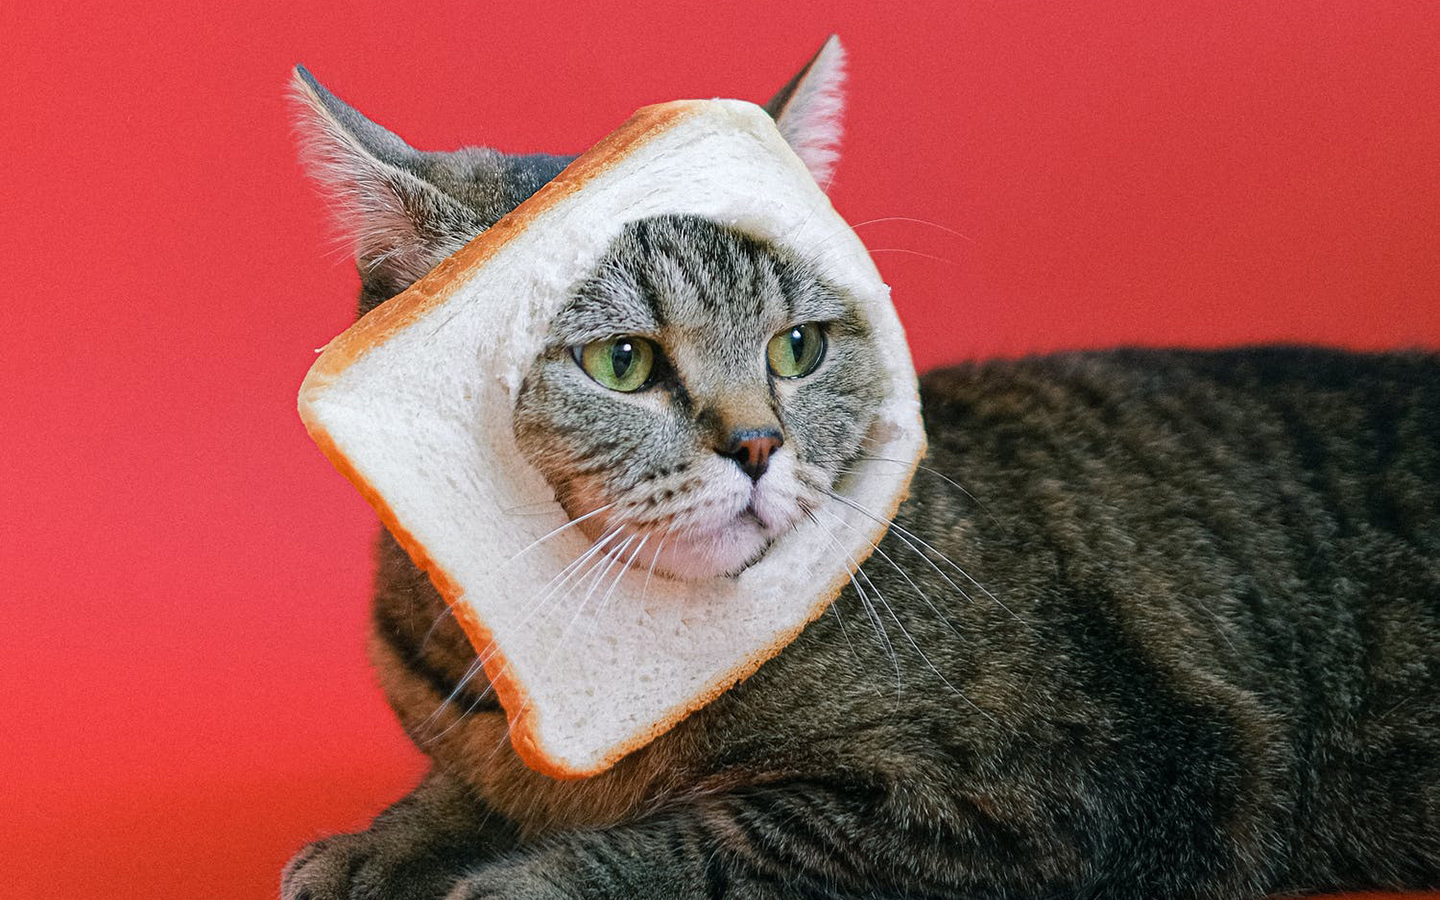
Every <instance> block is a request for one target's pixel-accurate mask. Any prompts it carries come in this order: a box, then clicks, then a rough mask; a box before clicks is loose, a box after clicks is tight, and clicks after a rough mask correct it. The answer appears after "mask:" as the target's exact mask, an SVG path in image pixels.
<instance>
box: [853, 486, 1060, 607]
mask: <svg viewBox="0 0 1440 900" xmlns="http://www.w3.org/2000/svg"><path fill="white" fill-rule="evenodd" d="M826 493H828V494H829V495H830V496H831V497H832V498H834V499H835V500H838V501H840V502H841V503H843V504H845V505H846V506H848V507H850V508H851V509H853V510H855V511H856V512H858V513H860V514H862V515H865V516H869V517H870V518H871V519H874V520H875V521H876V522H880V523H883V524H886V525H888V526H889V527H890V528H892V529H894V531H895V533H896V535H898V536H899V537H901V538H902V540H905V542H906V543H907V544H909V543H910V542H911V541H913V542H915V543H916V544H919V545H920V546H921V547H924V548H925V549H926V550H929V551H930V552H931V553H933V554H935V555H936V556H937V557H939V558H940V560H941V561H942V562H944V563H945V564H946V565H948V566H950V567H951V568H952V569H954V570H955V571H956V572H959V573H960V576H961V577H962V578H964V579H965V580H967V581H969V582H970V583H971V584H972V585H974V586H975V587H976V588H978V589H979V590H980V592H981V593H983V594H984V595H985V596H986V597H989V598H990V600H991V601H993V602H994V603H995V604H996V605H997V606H999V607H1000V608H1001V609H1003V610H1005V612H1007V613H1009V614H1010V616H1011V617H1012V618H1013V619H1014V620H1015V621H1017V622H1019V623H1020V624H1021V625H1023V626H1024V627H1025V628H1027V629H1029V630H1031V631H1034V630H1035V629H1034V628H1033V627H1032V626H1031V625H1030V623H1029V622H1026V621H1025V620H1024V619H1022V618H1021V617H1020V616H1019V615H1018V614H1017V613H1016V612H1015V611H1014V610H1013V609H1011V608H1010V607H1008V606H1006V605H1005V603H1004V601H1002V600H1001V599H1000V598H999V597H997V596H995V595H994V594H993V593H991V592H990V589H989V588H987V587H985V585H983V584H981V583H980V582H979V581H976V580H975V578H974V576H972V575H971V574H970V573H969V572H966V571H965V570H964V569H962V568H961V567H960V566H959V565H958V564H957V563H956V562H955V561H954V560H952V559H951V558H950V557H948V556H946V555H945V554H944V553H941V552H940V551H939V550H937V549H935V547H934V546H932V545H931V544H930V543H929V542H928V541H926V540H925V539H924V538H922V537H920V536H919V535H917V534H915V533H914V532H912V531H909V530H907V529H906V528H904V527H903V526H901V525H899V524H897V523H895V522H893V521H890V520H888V519H883V518H881V517H880V516H877V515H876V514H875V513H873V512H871V511H870V510H868V509H866V508H865V507H863V506H861V505H860V504H858V503H856V502H855V501H854V500H851V499H850V498H849V497H846V496H845V495H843V494H839V493H836V492H835V491H831V490H827V491H826ZM911 549H915V548H914V546H913V544H912V545H911ZM916 552H917V553H919V551H918V550H916ZM919 555H920V556H921V558H922V559H926V560H927V561H928V559H929V558H928V557H927V556H925V554H923V553H920V554H919ZM930 565H931V567H932V568H934V569H935V570H936V571H937V572H939V567H938V566H935V564H934V563H933V562H932V563H930ZM941 577H946V576H944V574H943V573H941ZM946 581H947V582H949V583H950V585H951V586H953V587H954V588H955V589H956V590H957V591H959V592H960V593H961V594H962V595H963V596H964V597H965V598H966V599H970V595H969V594H967V593H966V592H965V591H964V590H963V589H962V588H961V587H960V586H959V585H957V584H955V583H954V582H953V581H950V579H949V578H946Z"/></svg>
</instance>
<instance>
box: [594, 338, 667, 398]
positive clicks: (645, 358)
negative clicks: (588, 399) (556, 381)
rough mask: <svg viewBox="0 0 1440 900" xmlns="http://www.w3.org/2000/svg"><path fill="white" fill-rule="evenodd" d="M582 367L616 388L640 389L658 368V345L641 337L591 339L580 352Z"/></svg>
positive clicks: (602, 382)
mask: <svg viewBox="0 0 1440 900" xmlns="http://www.w3.org/2000/svg"><path fill="white" fill-rule="evenodd" d="M576 356H577V357H578V359H579V362H580V367H581V368H582V369H584V370H585V373H586V374H587V375H589V376H590V377H591V378H593V379H595V380H596V381H598V382H600V383H601V384H603V385H605V386H606V387H607V388H609V389H610V390H612V391H624V392H625V393H627V394H628V393H630V392H631V391H638V390H640V389H641V388H642V387H644V386H645V385H646V384H648V383H649V381H650V373H651V372H653V371H654V369H655V345H654V344H652V343H650V342H649V341H647V340H645V339H644V338H638V337H616V338H606V339H605V340H603V341H591V342H590V343H588V344H586V345H585V346H584V347H581V348H580V352H579V353H578V354H576Z"/></svg>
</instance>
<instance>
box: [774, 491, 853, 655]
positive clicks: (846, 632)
mask: <svg viewBox="0 0 1440 900" xmlns="http://www.w3.org/2000/svg"><path fill="white" fill-rule="evenodd" d="M801 510H802V511H803V512H804V513H805V517H806V518H808V519H809V520H810V521H811V522H814V523H815V526H816V527H817V528H821V529H822V530H823V528H824V526H823V525H821V524H820V520H819V519H817V518H815V510H814V509H813V508H812V507H811V506H809V505H808V504H806V505H804V506H802V507H801ZM799 527H800V523H799V522H798V521H797V522H796V523H795V524H794V525H792V526H791V529H792V530H796V529H798V528H799ZM809 571H810V573H811V576H812V577H813V576H814V568H813V567H812V568H811V569H810V570H809ZM830 612H831V613H833V614H834V616H835V621H836V623H838V624H839V626H840V636H841V637H843V638H844V639H845V646H847V647H849V648H850V655H851V656H853V657H854V658H855V661H856V662H857V663H859V664H860V665H861V666H864V664H865V660H864V659H862V658H861V656H860V653H859V651H857V650H856V649H855V644H854V643H853V642H852V641H851V640H850V629H848V628H846V627H845V617H844V616H842V615H840V610H839V608H838V607H837V606H836V605H835V604H834V603H831V604H830Z"/></svg>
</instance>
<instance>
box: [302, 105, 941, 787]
mask: <svg viewBox="0 0 1440 900" xmlns="http://www.w3.org/2000/svg"><path fill="white" fill-rule="evenodd" d="M699 109H700V107H699V106H698V105H697V104H696V103H695V101H687V100H681V101H675V102H672V103H662V104H656V105H654V106H647V107H644V108H642V109H640V110H638V111H637V112H636V113H635V114H634V115H633V116H631V117H630V118H629V119H628V120H626V122H625V123H624V124H623V125H621V126H620V127H619V128H617V129H616V130H615V131H613V132H611V133H610V134H609V135H607V136H606V137H605V138H604V139H602V140H601V141H600V142H599V143H598V144H596V145H595V146H594V147H592V148H591V149H590V150H588V151H587V152H586V153H584V154H583V155H581V156H580V157H579V158H578V159H576V160H575V161H574V162H572V163H571V164H570V165H569V166H567V167H566V168H565V169H564V171H562V172H561V173H560V174H559V175H558V176H556V177H555V179H554V180H553V181H551V182H550V183H548V184H546V185H545V186H544V187H542V188H541V189H540V190H539V191H537V192H536V193H535V194H534V195H532V196H531V197H530V198H529V199H527V200H526V201H525V202H523V203H521V204H520V205H519V206H518V207H516V208H515V210H513V211H512V212H511V213H509V214H508V215H506V216H505V217H503V218H502V219H500V221H498V222H496V223H495V224H494V225H493V226H491V227H490V228H489V229H487V230H486V231H484V232H483V233H481V234H480V235H479V236H478V237H476V238H475V239H474V240H472V241H471V242H470V243H468V244H466V245H465V246H464V247H463V248H461V249H460V250H458V251H457V252H456V253H454V254H453V255H452V256H450V257H449V258H447V259H446V260H444V261H443V262H441V263H440V264H439V265H438V266H436V267H435V268H434V269H433V270H431V271H430V272H429V273H427V274H426V275H425V276H424V277H423V278H421V279H420V280H419V281H417V282H416V283H415V284H413V285H411V286H410V287H409V288H408V289H406V290H405V291H404V292H402V293H401V294H399V295H397V296H395V297H393V298H391V299H390V300H387V301H386V302H384V303H382V304H380V305H379V306H378V307H376V308H375V309H373V310H371V311H370V312H369V313H368V314H366V315H365V316H364V317H363V318H361V319H360V320H359V321H358V322H356V323H355V324H354V325H352V326H351V327H350V328H349V329H347V330H346V331H344V332H343V333H341V334H340V335H339V336H337V337H336V338H335V339H334V340H332V341H330V343H328V344H327V345H326V346H325V348H324V350H323V351H322V352H321V354H320V356H319V357H318V358H317V359H316V360H315V363H314V365H313V366H312V367H311V369H310V371H309V373H308V374H307V375H306V376H305V380H304V382H303V383H302V384H301V386H300V403H299V411H300V418H301V420H302V421H303V422H304V424H305V428H306V430H307V431H308V432H309V434H310V437H311V438H312V439H313V440H314V441H315V444H316V445H317V446H318V447H319V448H320V450H321V452H322V453H324V454H325V456H326V457H327V458H328V459H329V460H330V462H331V464H332V465H334V466H335V468H336V469H337V470H338V471H339V472H340V473H341V474H342V475H344V476H345V478H347V479H348V480H349V481H350V483H351V484H353V485H354V486H355V488H356V490H358V491H359V492H360V494H361V495H362V496H363V497H364V498H365V500H366V501H367V502H369V504H370V505H371V506H372V507H374V509H375V511H376V513H377V514H378V515H379V517H380V521H381V522H382V523H383V524H384V525H385V527H386V528H387V529H389V531H390V533H391V534H392V535H393V536H394V537H395V540H396V541H397V542H398V543H399V544H400V546H401V547H403V548H404V549H405V551H406V553H408V554H409V555H410V558H411V559H412V560H414V562H415V564H416V565H417V566H419V567H420V568H421V569H422V570H423V571H424V572H425V573H426V574H427V575H429V577H430V580H431V582H433V583H434V585H435V588H436V590H437V591H439V593H440V596H441V597H443V598H444V599H445V602H446V603H447V604H449V606H450V608H451V609H452V610H453V611H454V614H455V618H456V620H457V621H458V622H459V623H460V625H461V627H462V629H463V630H464V631H465V634H466V636H467V637H468V638H469V639H470V642H471V644H473V645H474V647H475V648H476V649H477V650H478V651H479V652H480V653H481V654H482V655H483V656H484V668H485V674H486V676H487V677H488V678H489V680H490V683H491V685H493V687H494V690H495V693H496V696H497V697H498V698H499V700H500V703H501V706H502V707H503V708H504V709H505V712H506V716H507V719H508V722H509V728H510V741H511V744H512V746H513V747H514V749H515V752H516V753H517V754H518V755H519V756H520V758H521V759H522V760H523V761H524V762H525V764H526V765H527V766H529V767H530V768H532V769H534V770H535V771H537V772H540V773H542V774H544V775H549V776H551V777H553V778H559V779H576V778H587V777H590V776H593V775H596V774H599V773H600V772H604V771H606V770H607V769H609V768H610V767H611V766H613V765H614V764H615V763H616V762H617V761H619V760H620V759H622V758H623V757H625V756H627V755H629V754H630V753H633V752H634V751H636V750H638V749H640V748H641V747H644V746H646V745H647V744H649V743H650V742H652V741H654V740H655V739H656V738H658V737H659V736H661V735H662V734H664V733H665V732H667V731H669V730H670V729H672V728H674V727H675V726H676V725H678V724H679V723H680V722H681V721H683V720H684V719H685V718H686V717H687V716H689V715H690V714H691V713H693V712H695V711H696V710H698V709H700V708H701V707H703V706H705V705H707V704H708V703H710V702H711V701H713V700H714V699H715V698H717V697H719V696H720V695H721V694H723V693H724V692H725V691H727V690H729V689H730V688H731V687H733V686H734V685H736V684H738V683H739V682H741V681H743V680H745V679H746V678H748V677H750V676H751V675H752V674H754V673H755V671H756V670H757V669H759V668H760V666H762V665H763V664H764V663H765V662H767V661H768V660H770V659H771V658H773V657H774V656H775V655H776V654H778V653H779V652H780V651H781V650H783V649H784V648H785V647H786V646H787V645H789V644H790V643H791V642H792V641H793V640H794V639H795V638H796V637H797V636H798V635H799V634H800V632H801V631H802V630H804V628H805V627H806V626H807V625H809V624H810V623H811V622H813V621H814V620H815V619H816V618H818V617H819V616H820V615H822V614H823V613H824V612H825V610H826V609H828V608H829V607H830V604H831V603H833V602H834V600H835V598H836V597H838V596H839V595H840V592H841V590H843V589H844V587H845V584H846V583H847V582H848V581H849V580H850V578H851V577H852V576H853V575H854V573H855V570H856V569H858V568H859V565H860V562H858V561H857V562H854V565H853V566H852V567H847V568H846V569H845V570H844V571H843V572H842V573H841V574H839V575H838V576H836V578H835V579H834V580H833V581H832V582H831V583H830V584H829V585H827V587H826V588H825V589H824V590H823V591H821V592H820V593H819V594H818V595H817V597H816V601H815V602H814V603H813V604H812V605H811V607H810V610H809V612H808V613H807V615H806V616H805V618H804V620H803V621H800V622H798V623H797V624H796V625H795V626H794V627H793V628H790V629H787V630H785V631H783V632H780V633H777V634H776V635H775V638H774V639H773V640H772V641H770V642H769V643H768V644H766V645H765V646H764V647H762V648H760V649H758V650H756V651H754V652H752V653H750V654H748V655H747V656H745V657H744V658H743V659H741V660H740V661H739V662H738V663H736V665H735V666H733V667H732V668H730V669H729V670H727V671H726V672H724V673H722V674H720V675H718V676H716V677H715V678H714V679H712V680H711V682H710V683H709V684H708V685H707V686H706V687H705V688H704V689H702V690H700V691H697V692H696V693H695V694H694V695H693V696H692V697H691V699H690V700H689V702H687V703H685V704H683V705H682V706H679V707H676V708H675V710H673V711H672V712H670V713H669V714H667V715H666V716H665V717H663V718H662V719H659V720H657V721H656V722H654V723H653V724H652V725H651V726H650V727H649V728H647V729H645V730H644V731H641V732H638V733H636V734H635V735H633V736H632V737H631V739H630V740H628V741H626V742H625V743H623V744H620V745H617V746H616V747H615V748H613V749H612V750H611V752H609V753H607V754H606V755H605V756H604V757H602V758H600V759H599V760H597V761H596V763H595V765H594V766H592V767H588V768H584V769H577V768H572V767H570V766H568V765H566V764H565V763H563V762H561V761H559V760H557V759H555V758H553V757H551V756H548V755H546V753H545V751H544V747H543V745H542V744H541V742H540V738H539V729H538V723H536V721H535V716H536V710H535V708H534V706H533V705H532V704H531V703H530V699H529V695H528V692H527V691H526V690H525V686H524V684H523V683H522V682H520V680H519V679H517V678H515V677H514V676H513V675H512V674H511V668H510V666H509V663H508V661H507V660H506V659H505V656H504V654H502V653H501V652H500V650H499V647H498V645H497V644H496V643H495V642H494V639H493V635H492V634H491V632H490V630H489V629H488V628H487V627H486V626H485V624H484V623H483V622H482V621H481V620H480V618H479V617H478V616H477V615H476V613H475V610H474V609H473V608H472V607H471V606H470V605H469V604H467V603H465V602H464V600H465V598H464V591H463V589H462V588H461V587H460V585H459V584H458V583H456V582H455V581H454V579H452V578H451V577H450V575H449V573H447V572H446V571H445V570H444V569H443V568H442V567H441V566H440V565H439V564H438V563H437V562H435V561H434V560H433V559H432V558H431V557H430V555H429V553H428V552H427V550H426V548H425V546H424V545H423V544H422V543H421V542H420V541H419V540H418V539H416V538H415V537H414V536H413V535H412V534H411V533H410V532H409V531H408V530H407V529H405V528H404V527H403V526H402V525H401V524H400V521H399V519H398V517H397V516H396V515H395V513H394V511H393V510H392V509H391V508H390V506H389V504H388V503H387V502H386V501H385V498H384V497H383V496H382V495H381V494H380V492H379V491H377V490H376V489H375V488H374V487H373V486H372V485H371V484H370V482H369V481H368V480H367V479H366V478H365V477H364V476H363V475H361V474H360V472H359V471H358V470H357V469H356V468H355V467H354V465H352V464H351V462H350V460H349V459H348V458H347V457H346V456H345V454H344V452H343V451H341V449H340V448H339V446H338V445H337V444H336V443H335V441H334V439H333V438H331V436H330V434H329V432H328V431H326V430H325V428H324V427H323V426H322V425H321V424H320V423H319V422H318V421H316V420H315V419H313V418H312V417H311V416H310V415H309V401H310V398H311V397H312V396H314V395H315V394H317V393H319V392H322V391H323V390H324V389H325V388H326V387H327V386H328V385H330V384H331V383H332V382H334V381H335V380H336V379H337V378H338V377H339V376H340V374H341V373H343V372H344V371H345V370H346V369H347V368H349V367H350V366H351V365H352V364H354V363H355V362H356V361H357V360H359V359H360V358H361V357H362V356H364V355H365V354H366V353H367V352H369V351H370V350H371V349H373V348H375V347H377V346H379V345H381V344H383V343H384V342H385V341H387V340H388V339H389V338H390V337H391V336H393V335H395V334H397V333H399V332H401V331H403V330H404V329H405V328H407V327H409V326H410V325H411V324H413V323H414V322H416V321H417V320H418V319H420V318H421V317H422V316H423V315H425V314H426V313H427V312H429V311H430V310H431V309H434V308H435V307H437V306H439V305H440V304H442V303H444V302H445V301H446V300H448V299H449V298H450V297H451V295H452V294H453V293H454V292H455V290H457V289H458V288H459V287H460V286H461V285H463V284H465V283H466V282H467V281H468V280H469V279H470V277H471V276H472V275H473V274H474V273H475V272H476V271H478V270H479V269H480V268H481V267H482V266H484V265H485V264H486V262H488V261H489V260H490V259H491V257H493V256H494V255H495V253H496V252H497V251H499V250H500V248H502V247H504V246H505V245H506V244H507V243H509V242H510V241H511V240H513V239H514V238H515V237H516V236H518V235H520V234H521V233H523V232H524V231H525V230H526V229H527V228H528V227H529V226H530V225H531V223H533V222H534V221H535V219H536V218H537V217H539V216H540V215H541V214H542V213H544V212H545V211H546V210H549V209H551V208H552V207H554V206H555V205H557V204H558V203H560V202H561V201H563V200H564V199H566V198H567V197H569V196H570V195H572V194H574V193H575V192H577V191H579V190H580V189H581V188H583V187H585V185H586V184H588V183H589V182H590V181H591V180H592V179H594V178H595V177H596V176H597V175H600V174H601V173H603V172H605V171H607V170H608V169H609V168H611V167H612V166H614V165H615V164H616V163H617V162H618V161H619V160H621V159H622V158H624V157H625V156H627V155H628V154H630V153H631V152H633V151H634V150H635V148H637V147H639V146H641V145H643V144H644V143H645V142H647V141H649V140H650V139H651V138H653V137H655V136H657V135H659V134H662V133H664V132H666V131H669V130H670V129H671V128H673V127H675V125H676V124H678V123H679V122H681V121H683V120H684V119H686V118H688V117H689V116H691V115H694V114H695V113H696V112H697V111H698V110H699ZM923 456H924V443H923V440H922V443H921V446H920V449H919V451H918V452H917V454H916V456H915V458H914V459H913V460H911V462H910V471H909V472H908V473H907V474H906V482H905V483H906V485H907V487H906V489H905V490H903V491H901V492H899V493H898V494H897V495H896V499H895V501H894V503H893V504H892V506H891V508H890V510H889V511H888V513H887V514H886V515H885V516H884V522H885V523H886V524H883V525H877V526H876V528H875V531H874V533H873V534H871V535H870V536H869V537H870V539H871V541H872V542H874V543H876V544H878V543H879V542H880V540H881V538H883V537H884V535H885V533H886V531H888V530H889V525H888V522H889V520H890V519H891V518H893V517H894V515H895V513H896V511H897V510H898V509H899V507H900V504H901V503H902V502H903V501H904V499H905V497H906V496H908V485H909V480H910V478H911V477H913V475H914V472H915V467H916V466H917V465H918V464H919V461H920V459H921V458H922V457H923ZM867 555H868V554H867ZM862 561H863V557H862Z"/></svg>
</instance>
